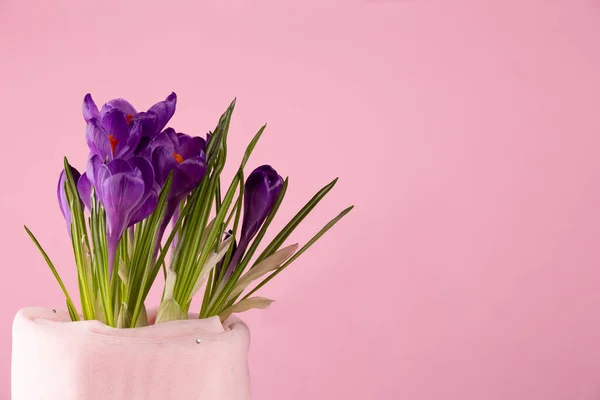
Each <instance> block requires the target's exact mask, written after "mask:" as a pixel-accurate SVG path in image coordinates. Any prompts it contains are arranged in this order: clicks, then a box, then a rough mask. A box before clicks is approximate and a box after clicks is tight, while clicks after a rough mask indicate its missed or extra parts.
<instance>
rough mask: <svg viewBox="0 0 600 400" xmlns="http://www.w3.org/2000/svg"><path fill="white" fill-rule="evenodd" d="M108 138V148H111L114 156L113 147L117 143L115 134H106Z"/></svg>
mask: <svg viewBox="0 0 600 400" xmlns="http://www.w3.org/2000/svg"><path fill="white" fill-rule="evenodd" d="M108 140H109V141H110V149H111V150H112V154H113V156H114V155H115V148H116V147H117V144H119V141H118V140H117V138H116V137H115V135H108Z"/></svg>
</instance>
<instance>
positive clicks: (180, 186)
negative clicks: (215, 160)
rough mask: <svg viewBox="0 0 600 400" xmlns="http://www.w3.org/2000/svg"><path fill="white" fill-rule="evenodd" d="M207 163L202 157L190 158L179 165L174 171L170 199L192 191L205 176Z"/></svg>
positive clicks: (178, 197)
mask: <svg viewBox="0 0 600 400" xmlns="http://www.w3.org/2000/svg"><path fill="white" fill-rule="evenodd" d="M205 173H206V163H205V162H204V160H202V159H201V158H200V157H195V158H193V159H188V160H185V161H184V162H182V163H181V164H179V165H177V167H176V168H175V172H174V173H173V183H172V185H171V193H169V198H170V199H178V200H180V198H181V197H182V196H185V195H187V194H188V193H189V192H191V191H192V190H193V189H194V188H195V187H196V186H197V185H198V184H199V183H200V181H202V178H204V174H205Z"/></svg>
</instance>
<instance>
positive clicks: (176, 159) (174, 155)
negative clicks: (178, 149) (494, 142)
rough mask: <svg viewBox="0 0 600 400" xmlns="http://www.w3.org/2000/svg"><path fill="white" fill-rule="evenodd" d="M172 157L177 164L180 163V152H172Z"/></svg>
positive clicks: (181, 158)
mask: <svg viewBox="0 0 600 400" xmlns="http://www.w3.org/2000/svg"><path fill="white" fill-rule="evenodd" d="M173 158H174V159H175V161H177V164H181V163H182V162H183V157H181V155H180V154H177V153H175V152H173Z"/></svg>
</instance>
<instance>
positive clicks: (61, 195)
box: [56, 167, 80, 233]
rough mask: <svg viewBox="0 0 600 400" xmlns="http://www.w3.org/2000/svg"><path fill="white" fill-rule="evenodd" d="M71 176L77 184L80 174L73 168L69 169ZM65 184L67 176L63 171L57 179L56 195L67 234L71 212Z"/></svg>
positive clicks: (69, 228) (69, 229)
mask: <svg viewBox="0 0 600 400" xmlns="http://www.w3.org/2000/svg"><path fill="white" fill-rule="evenodd" d="M71 175H72V176H73V180H74V181H75V182H77V181H78V180H79V177H80V174H79V171H77V170H76V169H75V168H73V167H71ZM65 182H67V174H66V173H65V171H64V170H62V171H61V173H60V176H59V177H58V187H57V188H56V195H57V197H58V205H59V207H60V212H61V213H62V215H63V217H64V218H65V221H66V223H67V230H68V231H69V233H70V232H71V210H70V208H69V202H68V201H67V194H66V191H65Z"/></svg>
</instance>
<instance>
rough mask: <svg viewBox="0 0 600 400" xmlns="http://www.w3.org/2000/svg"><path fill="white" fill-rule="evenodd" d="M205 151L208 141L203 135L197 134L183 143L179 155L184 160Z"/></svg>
mask: <svg viewBox="0 0 600 400" xmlns="http://www.w3.org/2000/svg"><path fill="white" fill-rule="evenodd" d="M204 151H206V142H205V141H204V139H202V138H201V137H198V136H196V137H193V138H190V139H189V140H187V141H186V142H185V143H184V144H182V145H181V147H180V149H179V155H181V157H183V159H184V160H187V159H188V158H191V157H195V156H198V155H200V154H201V153H203V152H204Z"/></svg>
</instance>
